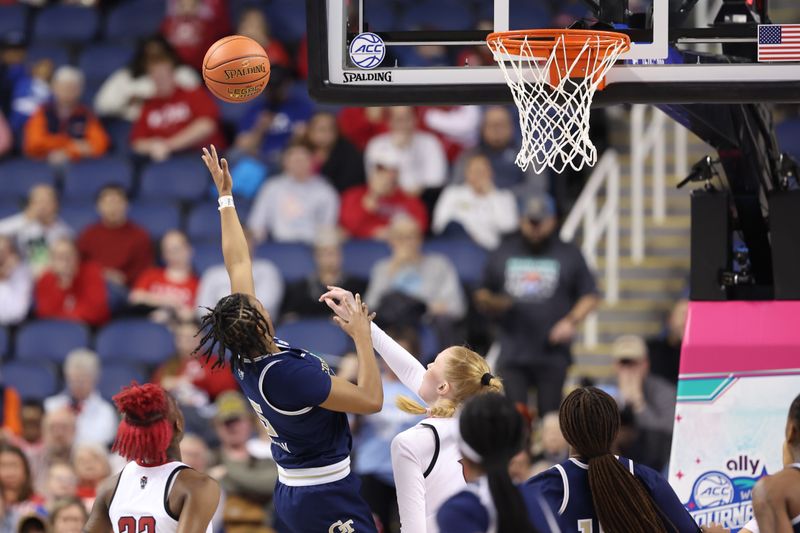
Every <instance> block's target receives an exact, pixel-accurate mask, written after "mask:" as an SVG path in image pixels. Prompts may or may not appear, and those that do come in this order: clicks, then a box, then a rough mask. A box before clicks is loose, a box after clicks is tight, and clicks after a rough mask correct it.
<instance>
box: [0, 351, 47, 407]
mask: <svg viewBox="0 0 800 533" xmlns="http://www.w3.org/2000/svg"><path fill="white" fill-rule="evenodd" d="M0 372H1V373H2V374H3V382H4V383H5V384H6V385H11V386H12V387H14V388H15V389H16V390H17V392H18V393H19V395H20V397H21V398H22V399H23V400H44V399H45V398H47V397H48V396H52V395H54V394H55V393H56V392H58V387H59V383H58V378H57V377H56V371H55V369H54V368H53V367H52V365H50V364H47V363H34V362H30V361H11V362H8V363H5V364H4V365H3V367H2V370H0Z"/></svg>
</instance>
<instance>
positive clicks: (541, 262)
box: [474, 196, 598, 415]
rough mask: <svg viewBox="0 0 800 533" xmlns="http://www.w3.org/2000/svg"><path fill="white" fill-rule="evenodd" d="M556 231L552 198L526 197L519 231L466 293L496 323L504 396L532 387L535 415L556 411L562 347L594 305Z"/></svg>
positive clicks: (579, 267) (566, 349)
mask: <svg viewBox="0 0 800 533" xmlns="http://www.w3.org/2000/svg"><path fill="white" fill-rule="evenodd" d="M556 228H557V220H556V212H555V206H554V203H553V200H552V198H550V197H548V196H533V197H530V198H528V199H527V200H526V201H525V202H524V204H523V209H522V218H521V220H520V224H519V233H518V234H515V235H513V236H510V237H509V238H508V239H506V240H505V241H503V243H502V244H501V245H500V247H498V248H497V249H496V250H495V251H494V252H493V253H492V254H491V255H490V256H489V260H488V263H487V266H486V271H485V275H484V280H483V287H482V288H480V289H479V290H478V291H476V293H475V295H474V299H475V304H476V306H477V307H478V309H479V310H480V311H482V312H483V313H485V314H486V315H487V316H489V317H491V318H494V319H495V320H496V321H497V325H498V331H499V335H498V339H499V344H500V355H499V360H498V363H497V365H498V374H500V375H501V376H503V381H504V383H503V384H504V385H505V389H506V395H507V396H508V397H509V398H511V399H512V400H513V401H515V402H522V403H525V404H527V402H528V389H529V388H530V387H531V386H535V387H536V393H537V406H538V411H539V414H540V415H545V414H547V413H549V412H551V411H557V410H558V407H559V405H560V403H561V396H562V389H563V388H564V380H565V379H566V376H567V369H568V368H569V366H570V364H571V362H572V354H571V350H570V345H571V343H572V340H573V338H574V336H575V333H576V330H577V327H578V325H579V324H580V323H581V322H582V321H583V319H584V318H586V315H588V314H589V313H590V312H591V311H592V309H594V308H595V306H596V305H597V302H598V298H597V289H596V287H595V281H594V277H593V276H592V273H591V272H590V271H589V267H588V266H587V265H586V261H585V260H584V258H583V255H582V254H581V251H580V249H579V248H578V247H577V246H575V245H574V244H572V243H567V242H564V241H562V240H561V239H560V238H559V237H558V234H557V233H556Z"/></svg>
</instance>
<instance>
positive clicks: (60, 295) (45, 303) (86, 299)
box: [34, 238, 111, 326]
mask: <svg viewBox="0 0 800 533" xmlns="http://www.w3.org/2000/svg"><path fill="white" fill-rule="evenodd" d="M34 302H35V308H36V316H37V317H39V318H55V319H59V320H77V321H80V322H85V323H87V324H89V325H91V326H101V325H103V324H105V323H106V322H107V321H108V319H109V318H110V317H111V310H110V308H109V297H108V289H107V287H106V283H105V280H104V279H103V269H102V268H101V267H100V265H98V264H97V263H94V262H92V261H81V259H80V255H79V254H78V249H77V247H76V246H75V243H74V242H72V241H71V240H70V239H66V238H62V239H59V240H57V241H55V242H54V243H53V244H52V245H51V246H50V266H49V268H48V269H47V270H46V271H45V272H44V274H42V276H41V277H40V278H39V280H38V281H37V282H36V287H35V289H34Z"/></svg>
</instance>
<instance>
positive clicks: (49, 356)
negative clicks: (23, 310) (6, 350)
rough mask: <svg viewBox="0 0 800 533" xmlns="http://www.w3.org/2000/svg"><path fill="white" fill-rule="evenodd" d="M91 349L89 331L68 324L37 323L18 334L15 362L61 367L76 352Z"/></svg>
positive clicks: (64, 321)
mask: <svg viewBox="0 0 800 533" xmlns="http://www.w3.org/2000/svg"><path fill="white" fill-rule="evenodd" d="M88 346H89V329H88V328H87V327H86V326H84V325H83V324H80V323H78V322H70V321H67V320H37V321H35V322H29V323H27V324H25V325H24V326H22V327H21V328H20V329H19V332H17V346H16V350H15V351H16V358H17V359H18V360H20V361H42V360H46V361H50V362H52V363H57V364H59V365H60V364H61V363H63V362H64V359H65V358H66V357H67V354H68V353H69V352H71V351H72V350H74V349H75V348H86V347H88Z"/></svg>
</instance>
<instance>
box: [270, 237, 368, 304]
mask: <svg viewBox="0 0 800 533" xmlns="http://www.w3.org/2000/svg"><path fill="white" fill-rule="evenodd" d="M314 264H315V265H316V271H315V272H314V273H313V274H311V275H310V276H308V277H307V278H305V279H301V280H298V281H295V282H294V283H291V284H289V286H288V287H287V288H286V295H285V297H284V299H283V305H282V306H281V312H282V314H283V317H284V319H293V318H300V317H322V316H329V315H330V310H329V309H328V306H326V305H324V304H321V303H320V301H319V297H320V295H322V294H324V293H325V292H327V290H328V289H327V287H329V286H336V287H344V288H346V289H347V290H349V291H351V292H352V293H353V294H356V293H360V294H363V293H364V290H365V289H366V283H365V282H364V280H361V279H358V278H354V277H352V276H348V275H347V274H345V273H344V272H342V242H341V238H340V236H339V232H338V231H337V230H336V228H333V227H331V228H325V229H324V230H322V231H320V233H319V235H318V236H317V238H316V240H315V241H314Z"/></svg>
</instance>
